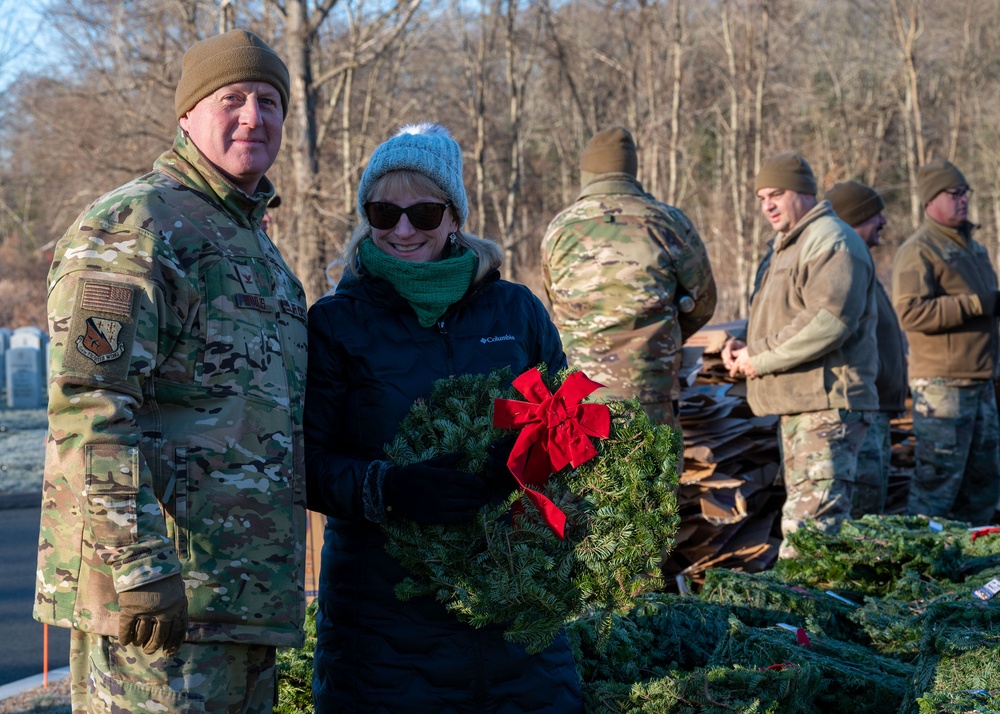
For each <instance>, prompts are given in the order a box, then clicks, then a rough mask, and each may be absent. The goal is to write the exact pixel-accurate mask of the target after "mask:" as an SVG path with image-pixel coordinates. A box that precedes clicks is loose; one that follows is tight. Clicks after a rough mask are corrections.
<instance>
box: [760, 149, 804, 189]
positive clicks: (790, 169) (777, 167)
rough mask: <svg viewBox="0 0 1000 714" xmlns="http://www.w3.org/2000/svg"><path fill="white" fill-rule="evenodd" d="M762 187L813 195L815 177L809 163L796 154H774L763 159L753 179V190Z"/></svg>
mask: <svg viewBox="0 0 1000 714" xmlns="http://www.w3.org/2000/svg"><path fill="white" fill-rule="evenodd" d="M762 188H780V189H784V190H786V191H795V192H796V193H804V194H807V195H809V196H815V195H816V190H817V186H816V177H815V176H814V175H813V171H812V167H811V166H809V163H808V162H807V161H806V160H805V159H803V158H802V157H801V156H799V155H798V154H793V153H791V152H786V153H783V154H775V155H774V156H771V157H768V158H767V159H765V160H764V164H763V165H762V166H761V167H760V173H759V174H757V178H756V180H755V181H754V189H753V190H754V191H760V190H761V189H762Z"/></svg>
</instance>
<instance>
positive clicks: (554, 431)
mask: <svg viewBox="0 0 1000 714" xmlns="http://www.w3.org/2000/svg"><path fill="white" fill-rule="evenodd" d="M513 385H514V388H515V389H517V391H519V392H520V393H521V394H523V395H524V396H525V397H527V398H528V399H529V400H530V401H528V402H520V401H516V400H513V399H494V400H493V425H494V426H497V427H500V428H501V429H514V428H520V429H521V433H520V434H518V436H517V440H516V441H515V442H514V448H513V449H511V452H510V456H509V457H508V458H507V468H509V469H510V472H511V473H512V474H513V475H514V478H515V479H516V480H517V482H518V484H520V486H521V488H523V489H524V492H525V493H526V494H527V496H528V498H529V499H530V500H531V502H532V503H533V504H535V507H536V508H538V510H539V511H540V512H541V514H542V518H543V519H544V520H545V522H546V523H547V524H548V526H549V528H551V529H552V531H553V532H554V533H555V534H556V535H557V536H559V538H560V539H564V538H565V532H566V514H565V513H563V512H562V511H561V510H559V507H558V506H556V504H554V503H553V502H552V501H551V500H550V499H548V498H547V497H546V496H544V495H543V494H542V493H540V492H538V491H536V490H534V489H532V488H530V487H531V486H544V485H545V483H546V481H548V480H549V476H550V475H551V474H553V473H555V472H557V471H560V470H561V469H563V468H564V467H565V466H566V465H567V464H572V466H573V467H574V468H576V467H577V466H579V465H580V464H583V463H586V462H587V461H590V460H591V459H592V458H594V457H595V456H597V449H596V448H595V447H594V445H593V444H592V443H591V441H590V438H589V437H591V436H596V437H599V438H601V439H607V438H608V435H609V434H610V433H611V411H610V410H609V409H608V408H607V406H605V405H604V404H580V400H582V399H584V398H585V397H587V396H589V395H590V394H592V393H593V392H594V391H595V390H597V389H599V388H601V387H603V386H604V385H603V384H598V383H597V382H595V381H593V380H591V379H589V378H588V377H587V376H586V375H585V374H583V372H574V373H572V374H571V375H569V376H568V377H566V380H565V381H564V382H563V384H562V386H561V387H559V389H557V390H556V393H555V394H552V393H551V392H549V390H548V388H547V387H546V386H545V383H544V382H543V381H542V375H541V373H540V372H539V371H538V370H537V369H534V368H532V369H529V370H528V371H527V372H525V373H524V374H522V375H521V376H519V377H518V378H517V379H515V380H514V382H513ZM534 445H537V446H538V448H535V449H533V448H532V446H534Z"/></svg>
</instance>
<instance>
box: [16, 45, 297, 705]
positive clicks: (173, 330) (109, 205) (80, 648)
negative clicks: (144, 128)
mask: <svg viewBox="0 0 1000 714" xmlns="http://www.w3.org/2000/svg"><path fill="white" fill-rule="evenodd" d="M288 87H289V80H288V72H287V69H286V68H285V65H284V63H283V62H282V61H281V60H280V59H279V58H278V56H277V55H276V54H274V52H272V51H271V49H270V48H269V47H268V46H267V45H266V44H265V43H264V42H263V41H262V40H261V39H260V38H258V37H257V36H255V35H253V34H251V33H249V32H245V31H242V30H233V31H231V32H228V33H226V34H223V35H219V36H217V37H213V38H211V39H208V40H204V41H202V42H198V43H196V44H194V45H193V46H192V47H191V48H190V49H189V50H188V52H187V53H186V54H185V56H184V61H183V71H182V75H181V80H180V83H179V85H178V87H177V93H176V107H175V108H176V111H177V117H178V123H179V128H178V131H177V135H176V138H175V140H174V144H173V147H172V148H171V149H169V150H168V151H166V152H165V153H164V154H163V155H162V156H160V158H159V159H157V161H156V163H155V164H154V166H153V170H152V172H151V173H149V174H146V175H145V176H142V177H140V178H138V179H135V180H134V181H132V182H130V183H128V184H125V185H124V186H122V187H120V188H118V189H116V190H114V191H112V192H111V193H109V194H107V195H105V196H103V197H101V198H99V199H98V200H97V201H96V202H95V203H93V204H92V205H91V206H90V207H89V208H87V209H86V210H85V211H84V212H83V214H82V215H81V216H80V217H79V218H78V219H77V221H76V222H75V223H74V224H73V226H72V227H71V228H70V229H69V231H67V233H66V235H65V236H63V238H62V240H61V241H60V242H59V245H58V247H57V249H56V255H55V259H54V261H53V263H52V268H51V272H50V274H49V280H48V290H49V299H48V311H49V329H50V333H51V339H52V341H51V376H50V382H49V431H48V440H47V451H46V463H45V483H44V493H43V502H42V516H41V529H40V542H39V556H38V571H37V572H38V581H37V589H36V598H35V607H34V615H35V618H36V619H38V620H41V621H42V622H46V623H50V624H53V625H57V626H60V627H68V628H72V629H73V634H72V638H71V642H72V645H71V658H70V672H71V679H72V700H73V710H74V711H75V712H84V711H89V712H131V711H154V712H156V711H176V712H180V711H184V712H188V711H192V712H193V711H206V712H270V711H271V710H272V708H273V702H274V700H275V695H276V686H275V684H276V680H275V669H274V659H275V648H276V646H297V645H301V643H302V641H303V631H302V622H303V616H304V593H303V572H304V560H305V558H304V556H305V553H304V540H305V493H304V473H303V451H302V449H303V445H302V404H303V390H304V383H305V382H304V380H305V369H306V354H307V345H306V310H305V297H304V294H303V291H302V287H301V285H300V283H299V281H298V280H297V279H296V278H295V276H294V275H293V274H292V272H291V271H290V270H289V268H288V267H287V266H286V264H285V262H284V261H283V260H282V257H281V255H280V254H279V252H278V250H277V248H275V246H274V245H273V244H272V243H271V241H270V240H269V239H268V237H267V235H266V234H265V233H264V232H263V231H262V230H261V228H260V221H261V217H262V216H263V215H264V211H265V210H266V206H267V202H268V200H269V199H270V198H271V197H272V196H273V195H274V188H273V186H272V185H271V182H270V181H269V180H268V179H267V178H266V177H265V176H264V174H265V172H266V171H267V170H268V169H269V168H270V166H271V164H272V163H273V161H274V158H275V156H276V154H277V151H278V149H279V147H280V145H281V132H282V124H283V121H284V116H285V112H286V111H287V105H288Z"/></svg>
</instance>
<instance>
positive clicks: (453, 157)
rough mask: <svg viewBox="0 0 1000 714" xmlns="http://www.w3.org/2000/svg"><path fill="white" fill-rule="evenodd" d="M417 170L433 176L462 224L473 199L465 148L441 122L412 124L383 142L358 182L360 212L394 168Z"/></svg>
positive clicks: (359, 212) (460, 225)
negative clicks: (467, 188) (468, 187)
mask: <svg viewBox="0 0 1000 714" xmlns="http://www.w3.org/2000/svg"><path fill="white" fill-rule="evenodd" d="M400 170H407V171H416V172H418V173H422V174H424V175H425V176H427V177H428V178H430V179H431V180H432V181H433V182H434V183H435V184H437V186H438V187H439V188H440V189H441V190H442V191H443V192H444V194H445V196H446V197H447V199H448V201H450V202H451V205H452V207H453V208H454V209H455V213H456V215H457V216H458V227H459V228H461V227H462V226H464V225H465V220H466V219H467V218H468V217H469V200H468V198H466V195H465V183H464V181H462V149H461V147H459V145H458V142H457V141H455V140H454V139H452V138H451V134H450V133H448V130H447V129H445V128H444V127H443V126H441V125H440V124H432V123H429V122H425V123H422V124H409V125H407V126H404V127H403V128H402V129H400V130H399V132H398V133H397V134H396V135H395V136H394V137H392V138H391V139H389V140H388V141H385V142H383V143H382V144H380V145H379V146H378V147H376V149H375V151H373V152H372V155H371V158H370V159H368V167H367V168H366V169H365V173H364V174H363V175H362V176H361V183H360V184H359V185H358V215H359V216H363V215H365V204H366V203H368V200H369V195H370V194H371V190H372V187H373V186H374V185H375V182H376V181H377V180H378V179H380V178H381V177H382V176H384V175H385V174H387V173H389V172H390V171H400Z"/></svg>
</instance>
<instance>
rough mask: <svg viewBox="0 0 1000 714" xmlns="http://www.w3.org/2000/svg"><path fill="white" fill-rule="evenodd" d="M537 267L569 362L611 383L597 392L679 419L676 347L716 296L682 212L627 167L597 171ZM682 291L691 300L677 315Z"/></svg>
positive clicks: (552, 230) (545, 245) (549, 237)
mask: <svg viewBox="0 0 1000 714" xmlns="http://www.w3.org/2000/svg"><path fill="white" fill-rule="evenodd" d="M542 271H543V275H544V280H545V290H546V292H547V293H548V297H549V300H550V302H551V303H552V312H553V321H554V322H555V324H556V327H557V328H558V329H559V335H560V337H561V338H562V341H563V348H564V349H565V350H566V356H567V359H568V360H569V364H570V366H571V367H579V368H580V369H582V370H583V371H584V372H586V374H587V375H588V376H589V377H590V378H591V379H594V380H595V381H597V382H600V383H601V384H603V385H605V386H606V387H608V389H607V390H601V392H599V394H600V395H602V396H603V397H604V398H606V399H631V398H632V397H638V399H639V401H640V402H641V403H642V404H643V407H644V408H645V409H646V411H647V413H648V414H649V415H650V417H651V418H653V419H655V420H656V421H659V422H662V423H667V424H670V425H673V426H676V422H675V418H674V414H673V409H672V402H673V400H675V399H677V398H678V396H679V392H680V389H679V385H678V384H677V372H678V369H679V367H680V362H681V351H680V350H681V345H682V343H683V342H684V340H685V339H687V338H688V337H689V336H690V335H691V334H693V333H694V332H696V331H697V330H698V328H700V327H701V326H702V325H704V324H705V323H706V322H708V320H709V319H710V318H711V317H712V313H713V312H714V311H715V300H716V292H715V279H714V278H713V276H712V267H711V265H710V264H709V261H708V254H707V253H706V251H705V246H704V245H703V244H702V242H701V238H700V237H699V236H698V231H696V230H695V228H694V226H693V225H692V224H691V221H689V220H688V218H687V216H685V215H684V213H682V212H681V211H680V210H679V209H677V208H674V207H673V206H668V205H667V204H665V203H660V202H659V201H657V200H655V199H654V198H653V197H652V196H650V195H649V194H648V193H646V192H645V191H643V190H642V186H641V185H640V184H639V182H638V181H636V180H635V179H633V178H632V177H631V176H629V175H627V174H600V175H599V176H598V177H597V178H596V179H595V180H594V181H591V182H590V183H589V184H587V186H585V187H584V190H583V191H582V192H581V194H580V195H579V196H578V197H577V199H576V201H575V202H574V203H573V204H572V205H571V206H569V207H568V208H566V209H565V210H563V211H562V212H561V213H559V215H557V216H556V217H555V218H554V219H552V222H551V223H550V224H549V227H548V230H547V231H546V233H545V237H544V239H543V240H542ZM685 295H686V296H690V297H691V298H692V299H693V301H694V306H693V308H692V309H691V310H689V311H687V312H682V311H680V310H679V309H678V301H679V300H680V299H681V298H682V296H685Z"/></svg>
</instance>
